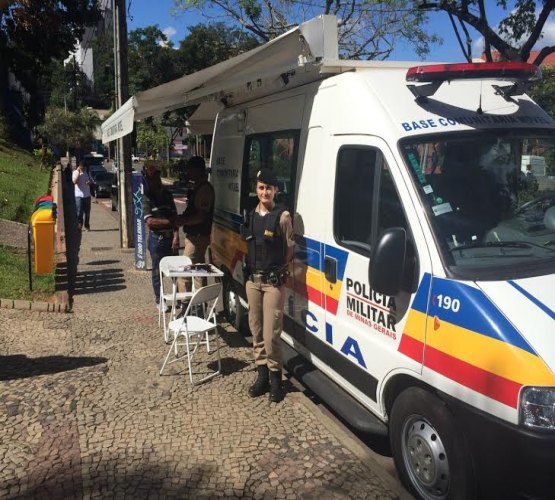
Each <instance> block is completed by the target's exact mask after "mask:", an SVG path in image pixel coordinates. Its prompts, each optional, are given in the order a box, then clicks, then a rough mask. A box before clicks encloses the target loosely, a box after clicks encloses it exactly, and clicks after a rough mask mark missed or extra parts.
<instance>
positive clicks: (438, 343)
mask: <svg viewBox="0 0 555 500" xmlns="http://www.w3.org/2000/svg"><path fill="white" fill-rule="evenodd" d="M411 314H412V313H411ZM436 326H437V329H434V319H433V318H430V323H429V328H428V335H427V342H426V343H427V345H429V346H430V347H433V348H434V349H437V350H438V351H441V352H443V353H445V354H448V355H450V356H452V357H454V358H457V359H459V360H461V361H464V362H466V363H469V364H471V365H473V366H476V367H478V368H481V369H482V370H485V371H488V372H491V373H493V374H495V375H498V376H500V377H504V378H506V379H509V380H513V381H516V382H519V383H522V384H526V385H529V384H538V385H552V384H554V383H555V377H554V376H553V374H552V373H551V371H550V370H549V369H548V368H547V367H546V365H545V363H544V362H543V361H542V360H541V359H540V358H539V357H538V356H536V355H534V354H532V353H529V352H527V351H525V350H523V349H520V348H519V347H516V346H513V345H511V344H508V343H507V342H503V341H500V340H497V339H494V338H491V337H488V336H486V335H480V334H479V333H476V332H474V331H472V330H467V329H465V328H461V327H459V326H456V325H453V324H452V323H448V322H446V321H440V322H439V323H438V324H437V325H436Z"/></svg>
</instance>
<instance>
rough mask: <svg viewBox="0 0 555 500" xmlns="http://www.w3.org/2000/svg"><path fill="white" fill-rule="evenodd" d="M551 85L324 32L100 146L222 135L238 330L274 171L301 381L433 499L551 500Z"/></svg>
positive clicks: (196, 91) (295, 37)
mask: <svg viewBox="0 0 555 500" xmlns="http://www.w3.org/2000/svg"><path fill="white" fill-rule="evenodd" d="M538 71H539V70H538V69H537V68H535V67H533V66H530V65H528V64H521V63H501V64H499V63H480V64H461V65H458V64H457V65H445V64H431V65H430V64H427V65H415V63H392V62H354V61H343V60H340V59H339V57H338V45H337V19H335V17H333V16H320V17H318V18H315V19H313V20H310V21H307V22H306V23H303V24H301V25H300V26H298V27H296V28H294V29H292V30H290V31H289V32H287V33H284V34H283V35H281V36H280V37H277V38H276V39H274V40H272V41H270V42H268V43H267V44H265V45H264V46H261V47H257V48H255V49H252V50H251V51H249V52H246V53H244V54H240V55H239V56H236V57H234V58H232V59H229V60H227V61H224V62H222V63H219V64H217V65H215V66H212V67H210V68H206V69H204V70H202V71H199V72H197V73H193V74H191V75H186V76H184V77H182V78H179V79H177V80H175V81H173V82H168V83H165V84H163V85H160V86H159V87H155V88H153V89H149V90H147V91H145V92H141V93H139V94H137V95H135V96H133V97H132V98H131V99H129V101H128V102H127V103H125V104H124V105H123V106H122V107H121V108H120V109H118V110H117V111H116V112H115V113H114V114H113V115H111V116H110V118H109V119H108V120H106V122H105V123H104V124H103V125H102V133H103V141H104V142H109V141H112V140H115V139H116V138H119V137H122V136H123V135H125V134H127V133H129V132H130V131H131V130H132V128H133V120H137V119H142V118H145V117H147V116H152V115H155V114H161V113H164V112H166V111H168V110H171V109H176V108H179V107H183V106H185V105H191V104H199V103H200V106H199V108H198V109H197V110H196V111H195V113H194V114H193V116H191V117H190V119H189V126H190V127H192V128H193V129H195V130H197V131H201V130H202V132H200V133H208V134H209V133H210V131H212V130H213V131H214V136H213V141H212V151H211V161H210V163H211V168H212V174H211V175H212V176H211V180H212V182H213V185H214V189H215V192H216V210H215V223H214V226H213V235H212V243H211V253H212V257H213V260H214V261H215V263H217V265H218V266H220V267H221V269H223V270H224V272H225V296H224V299H225V300H224V302H225V309H226V312H227V314H228V315H229V316H230V318H231V319H233V320H234V322H235V323H236V325H237V326H241V324H242V323H244V320H245V309H246V302H245V294H244V280H245V276H244V274H243V262H244V259H245V253H246V248H247V247H246V243H245V242H244V241H243V239H242V237H241V226H242V225H243V224H244V222H245V216H246V214H247V213H248V212H249V211H250V210H251V209H252V208H253V206H254V205H255V204H256V196H255V192H254V179H255V175H256V172H257V171H258V170H259V169H260V167H261V166H267V167H270V168H273V169H274V170H275V173H276V177H277V178H278V179H279V181H280V187H281V188H282V192H281V193H280V194H279V202H280V203H281V204H283V205H285V206H286V207H288V208H289V210H290V211H291V213H292V214H293V223H294V231H295V241H296V246H295V256H294V262H293V263H292V264H291V276H290V279H289V281H288V283H287V285H286V286H287V300H286V304H285V314H286V321H285V322H284V331H283V334H282V338H283V340H284V342H285V343H286V344H285V350H286V351H287V354H288V357H289V358H290V359H289V363H288V368H289V370H291V371H293V373H294V374H295V376H297V377H298V378H300V379H302V380H303V382H304V383H306V384H307V385H309V386H310V387H311V388H312V389H313V390H314V391H315V392H316V393H317V394H319V395H320V396H321V397H322V398H323V399H325V400H326V402H327V403H328V404H329V405H330V406H331V407H333V408H334V410H335V411H337V412H338V413H340V414H341V415H342V416H343V417H344V418H345V419H346V420H348V421H349V422H351V424H353V425H354V426H356V427H358V428H360V429H363V430H365V431H367V432H375V433H382V434H384V435H389V438H390V442H391V448H392V452H393V456H394V459H395V463H396V465H397V468H398V470H399V474H400V477H401V479H402V481H403V483H404V484H405V486H407V488H408V489H409V490H410V491H412V492H413V493H414V494H415V495H416V496H418V497H420V498H426V499H444V498H476V497H478V496H480V497H482V498H488V499H490V498H503V499H505V498H515V497H522V498H541V497H544V498H553V497H554V494H553V492H555V474H554V473H553V469H554V466H553V464H554V463H555V460H554V459H555V122H554V121H553V119H552V118H550V117H549V116H548V115H547V114H546V113H545V112H544V111H543V110H542V109H540V108H539V107H538V106H537V105H536V104H535V103H534V102H533V101H531V100H530V99H529V98H528V97H526V95H524V94H523V92H524V91H525V89H526V87H527V85H528V84H529V83H530V81H532V80H534V79H536V78H537V77H538V76H539V74H538ZM530 155H534V156H540V157H542V158H543V161H544V162H545V170H546V172H545V176H542V177H537V182H528V180H527V178H526V176H525V175H522V172H521V168H522V164H523V162H526V161H528V160H529V158H530ZM300 358H303V359H305V360H307V361H308V362H309V365H308V366H307V365H306V364H301V363H298V360H299V359H300Z"/></svg>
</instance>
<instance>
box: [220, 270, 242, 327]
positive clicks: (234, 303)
mask: <svg viewBox="0 0 555 500" xmlns="http://www.w3.org/2000/svg"><path fill="white" fill-rule="evenodd" d="M223 285H224V287H223V302H224V303H223V306H224V314H225V317H226V319H227V321H228V322H229V323H230V324H231V325H232V326H233V327H234V328H235V329H236V330H237V331H238V332H240V331H241V330H242V329H243V328H244V327H245V324H246V318H247V311H246V310H245V308H244V307H243V305H242V304H241V301H240V300H239V294H238V293H237V290H236V288H235V287H236V285H235V283H234V280H233V278H232V277H231V276H229V275H226V276H225V277H224V283H223Z"/></svg>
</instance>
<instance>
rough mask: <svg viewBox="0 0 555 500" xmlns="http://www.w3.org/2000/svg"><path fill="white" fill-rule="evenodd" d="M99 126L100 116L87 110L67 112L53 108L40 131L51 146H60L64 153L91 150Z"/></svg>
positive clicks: (47, 112)
mask: <svg viewBox="0 0 555 500" xmlns="http://www.w3.org/2000/svg"><path fill="white" fill-rule="evenodd" d="M99 125H100V118H99V117H98V115H97V114H96V113H94V112H93V111H91V110H89V109H87V108H82V109H80V110H79V111H66V110H65V109H64V108H60V107H56V106H52V107H49V108H48V109H47V110H46V114H45V117H44V123H43V124H41V125H39V127H38V131H39V133H40V134H41V135H42V136H44V137H46V138H47V139H48V142H49V144H50V145H51V146H59V147H61V148H63V151H69V150H80V149H90V145H91V143H92V142H93V141H94V132H95V130H96V128H97V127H98V126H99Z"/></svg>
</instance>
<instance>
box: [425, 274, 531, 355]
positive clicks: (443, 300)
mask: <svg viewBox="0 0 555 500" xmlns="http://www.w3.org/2000/svg"><path fill="white" fill-rule="evenodd" d="M454 300H458V301H459V303H460V306H458V305H453V301H454ZM448 305H450V307H448ZM428 314H429V315H430V316H432V317H433V316H437V317H438V318H439V319H441V320H443V321H448V322H449V323H451V324H453V325H456V326H460V327H462V328H466V329H467V330H472V331H474V332H477V333H480V334H482V335H486V336H488V337H491V338H493V339H496V340H500V341H502V342H506V343H508V344H510V345H514V346H516V347H519V348H520V349H523V350H525V351H528V352H529V353H532V354H536V352H535V351H534V350H533V349H532V347H531V346H530V345H529V344H528V343H527V342H526V341H525V340H524V339H523V338H522V336H521V335H520V333H519V332H518V330H517V329H516V328H515V327H514V326H513V325H512V323H510V322H509V320H507V318H506V317H505V316H504V315H503V314H502V313H501V312H500V311H499V309H497V307H495V305H494V304H493V303H492V302H491V301H490V300H489V299H488V298H487V297H486V296H485V295H484V293H483V292H482V291H481V290H479V289H477V288H473V287H470V286H468V285H465V284H463V283H459V282H457V281H453V280H448V279H442V278H433V280H432V293H431V296H430V307H429V311H428Z"/></svg>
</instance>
